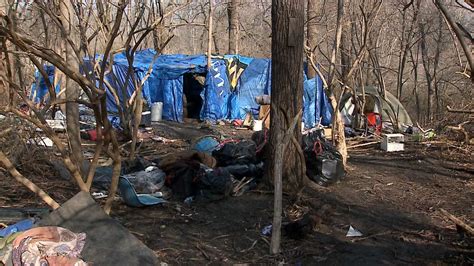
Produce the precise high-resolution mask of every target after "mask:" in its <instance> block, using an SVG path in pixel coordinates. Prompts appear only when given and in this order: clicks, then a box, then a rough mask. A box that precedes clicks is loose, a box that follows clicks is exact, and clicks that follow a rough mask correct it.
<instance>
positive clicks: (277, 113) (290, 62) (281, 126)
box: [266, 0, 305, 188]
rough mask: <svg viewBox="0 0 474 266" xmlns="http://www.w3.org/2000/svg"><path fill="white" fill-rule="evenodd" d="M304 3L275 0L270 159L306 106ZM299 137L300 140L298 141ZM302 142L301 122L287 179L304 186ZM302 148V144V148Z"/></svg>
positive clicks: (288, 153)
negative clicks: (304, 105) (301, 154)
mask: <svg viewBox="0 0 474 266" xmlns="http://www.w3.org/2000/svg"><path fill="white" fill-rule="evenodd" d="M303 18H304V2H302V1H300V0H273V2H272V32H273V33H272V81H271V82H272V93H271V102H272V108H271V114H270V116H271V118H272V119H271V122H270V123H271V124H270V128H271V130H270V146H271V149H270V158H274V155H275V151H276V148H277V146H278V143H277V142H276V140H278V139H283V137H279V136H281V135H282V134H284V133H285V131H286V130H287V129H288V126H289V125H290V123H291V120H292V119H293V118H294V117H295V116H296V115H297V114H298V112H299V111H300V110H301V109H302V108H303V41H304V21H303ZM295 140H296V142H295ZM300 141H301V121H299V122H298V124H297V126H296V128H295V130H294V132H293V141H292V143H293V145H290V146H289V147H288V149H287V151H286V153H285V156H284V158H286V159H285V165H284V167H283V168H284V169H283V178H284V179H285V181H287V182H288V183H287V184H288V185H290V186H291V187H294V188H296V187H299V186H301V185H302V180H303V176H304V174H305V173H303V172H302V165H304V160H303V159H302V158H300V157H299V156H297V155H298V154H297V147H296V146H297V145H299V144H300ZM298 148H301V147H298ZM267 165H268V167H267V170H269V171H267V175H266V177H267V179H268V181H270V182H271V181H272V180H271V179H272V178H273V173H272V171H271V169H273V165H272V161H271V160H270V161H269V163H268V164H267Z"/></svg>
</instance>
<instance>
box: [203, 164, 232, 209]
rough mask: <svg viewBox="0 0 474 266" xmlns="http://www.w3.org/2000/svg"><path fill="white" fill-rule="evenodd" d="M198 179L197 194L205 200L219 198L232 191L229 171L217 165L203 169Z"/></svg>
mask: <svg viewBox="0 0 474 266" xmlns="http://www.w3.org/2000/svg"><path fill="white" fill-rule="evenodd" d="M203 172H204V173H203V175H202V176H201V178H200V179H199V181H200V182H199V189H200V190H199V196H202V197H203V198H204V199H206V200H211V201H213V200H219V199H223V198H225V197H227V196H228V195H229V194H230V192H231V191H232V177H231V174H230V173H229V171H227V170H226V169H225V168H222V167H219V168H216V169H214V170H213V169H204V170H203Z"/></svg>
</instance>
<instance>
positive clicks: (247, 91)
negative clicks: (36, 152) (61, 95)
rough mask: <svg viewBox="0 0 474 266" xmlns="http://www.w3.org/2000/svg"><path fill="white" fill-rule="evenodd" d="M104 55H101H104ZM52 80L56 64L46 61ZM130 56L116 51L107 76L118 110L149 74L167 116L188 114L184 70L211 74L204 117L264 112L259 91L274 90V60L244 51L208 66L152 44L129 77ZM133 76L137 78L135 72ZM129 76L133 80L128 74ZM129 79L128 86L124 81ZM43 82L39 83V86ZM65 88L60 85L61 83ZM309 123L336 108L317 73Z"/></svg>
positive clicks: (111, 106)
mask: <svg viewBox="0 0 474 266" xmlns="http://www.w3.org/2000/svg"><path fill="white" fill-rule="evenodd" d="M98 58H100V57H98ZM46 69H47V71H48V75H50V80H51V81H52V80H53V77H54V68H53V67H51V66H48V67H46ZM127 72H128V61H127V57H126V55H125V53H120V54H117V55H115V57H114V60H113V65H112V71H111V72H110V73H108V74H107V75H106V76H105V80H106V84H107V86H110V87H112V88H114V89H115V91H116V96H117V97H118V98H119V101H120V105H117V102H116V96H115V95H114V94H113V93H112V91H111V90H110V89H108V90H107V108H108V111H109V112H110V113H111V114H117V112H118V107H119V106H125V104H126V102H125V100H124V99H125V98H128V97H123V95H124V93H125V94H127V95H128V96H130V95H132V94H133V92H134V91H135V88H136V87H137V85H138V84H141V82H143V80H144V79H145V78H146V80H145V81H144V82H143V87H142V91H143V97H144V99H145V100H146V102H147V103H148V104H149V105H150V106H151V104H152V103H154V102H163V119H165V120H171V121H179V122H181V121H182V120H183V84H184V83H183V75H184V74H193V73H195V74H202V75H205V76H206V82H205V85H204V88H203V89H202V91H201V92H200V95H201V98H202V100H203V101H202V109H201V112H200V118H201V119H202V120H210V121H217V120H221V119H243V118H245V115H246V114H247V113H248V112H251V113H253V114H254V115H256V114H258V109H259V105H258V104H257V103H256V101H255V97H256V96H258V95H263V94H266V95H269V94H270V91H271V60H270V59H263V58H250V57H244V56H240V55H225V56H222V57H215V58H213V59H212V68H211V70H210V71H209V72H208V71H207V57H206V56H205V55H182V54H177V55H159V56H156V52H155V51H154V50H151V49H148V50H143V51H139V52H137V53H135V55H134V61H133V70H132V72H133V73H131V74H130V78H128V79H127ZM131 77H133V78H131ZM36 78H37V82H36V83H35V84H33V86H32V95H35V98H34V100H35V101H39V99H42V98H43V97H44V96H45V95H47V89H46V86H45V84H44V80H43V79H42V77H41V76H39V75H38V74H36ZM126 79H127V80H126ZM125 82H127V83H126V85H125V86H124V83H125ZM37 84H38V86H37ZM56 91H59V86H58V87H57V88H56ZM303 111H304V115H303V121H304V123H305V127H307V128H311V127H314V126H316V125H317V124H318V122H319V121H321V123H322V124H323V125H328V124H330V123H331V114H332V109H331V106H330V104H329V102H328V99H327V97H326V95H325V94H324V93H323V89H322V82H321V79H320V78H318V77H316V78H313V79H310V80H305V82H304V110H303Z"/></svg>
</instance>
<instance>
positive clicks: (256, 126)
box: [253, 120, 263, 131]
mask: <svg viewBox="0 0 474 266" xmlns="http://www.w3.org/2000/svg"><path fill="white" fill-rule="evenodd" d="M262 129H263V120H254V121H253V131H261V130H262Z"/></svg>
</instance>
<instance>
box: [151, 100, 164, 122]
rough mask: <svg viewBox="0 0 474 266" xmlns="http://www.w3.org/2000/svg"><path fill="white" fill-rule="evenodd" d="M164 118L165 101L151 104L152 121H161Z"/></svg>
mask: <svg viewBox="0 0 474 266" xmlns="http://www.w3.org/2000/svg"><path fill="white" fill-rule="evenodd" d="M162 118H163V103H162V102H156V103H153V104H152V105H151V122H158V121H161V119H162Z"/></svg>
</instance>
